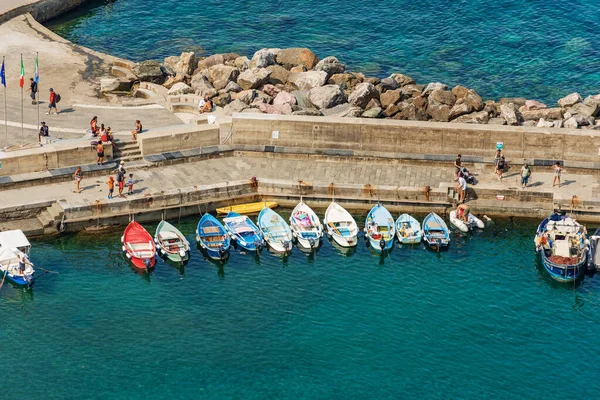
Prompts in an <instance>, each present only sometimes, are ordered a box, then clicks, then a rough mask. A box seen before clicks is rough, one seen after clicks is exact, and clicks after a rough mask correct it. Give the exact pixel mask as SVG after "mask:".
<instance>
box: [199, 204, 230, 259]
mask: <svg viewBox="0 0 600 400" xmlns="http://www.w3.org/2000/svg"><path fill="white" fill-rule="evenodd" d="M196 240H197V241H198V244H199V245H200V247H201V248H202V249H203V250H204V251H206V253H207V254H208V256H209V257H210V258H212V259H213V260H224V259H226V258H227V256H228V255H229V247H230V245H231V238H230V237H229V234H227V231H226V230H225V227H224V226H223V225H222V224H221V223H220V222H219V221H218V220H217V219H216V218H215V217H213V216H212V215H210V214H208V213H206V214H204V215H203V216H202V218H200V222H198V228H197V229H196Z"/></svg>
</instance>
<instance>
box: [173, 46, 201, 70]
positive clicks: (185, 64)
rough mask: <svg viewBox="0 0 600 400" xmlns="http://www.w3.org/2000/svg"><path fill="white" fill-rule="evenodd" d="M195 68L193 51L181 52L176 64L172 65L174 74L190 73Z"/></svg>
mask: <svg viewBox="0 0 600 400" xmlns="http://www.w3.org/2000/svg"><path fill="white" fill-rule="evenodd" d="M195 68H196V54H195V53H194V52H193V51H190V52H187V53H185V52H184V53H181V56H180V57H179V60H178V61H177V64H175V67H173V70H174V71H175V73H176V74H183V75H191V74H192V73H193V72H194V69H195Z"/></svg>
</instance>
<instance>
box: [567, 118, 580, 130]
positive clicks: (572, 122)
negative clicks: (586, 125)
mask: <svg viewBox="0 0 600 400" xmlns="http://www.w3.org/2000/svg"><path fill="white" fill-rule="evenodd" d="M564 127H565V128H569V129H577V128H579V123H578V122H577V118H575V117H571V118H569V119H567V120H566V121H565V122H564Z"/></svg>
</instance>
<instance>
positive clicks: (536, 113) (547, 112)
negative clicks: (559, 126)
mask: <svg viewBox="0 0 600 400" xmlns="http://www.w3.org/2000/svg"><path fill="white" fill-rule="evenodd" d="M521 115H522V116H523V119H524V120H525V121H537V120H538V119H540V118H543V119H545V120H557V119H562V117H563V110H562V108H559V107H555V108H545V109H541V110H531V111H523V112H521Z"/></svg>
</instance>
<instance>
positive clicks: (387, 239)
mask: <svg viewBox="0 0 600 400" xmlns="http://www.w3.org/2000/svg"><path fill="white" fill-rule="evenodd" d="M365 234H366V236H367V238H368V239H369V243H370V244H371V247H372V248H373V250H375V251H378V252H379V251H385V250H390V249H391V248H392V245H393V244H394V237H395V236H396V226H395V225H394V218H393V217H392V214H390V212H389V211H388V210H387V209H386V208H385V207H384V206H383V205H381V204H376V205H375V206H374V207H373V208H372V209H371V211H369V214H367V219H366V221H365Z"/></svg>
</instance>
